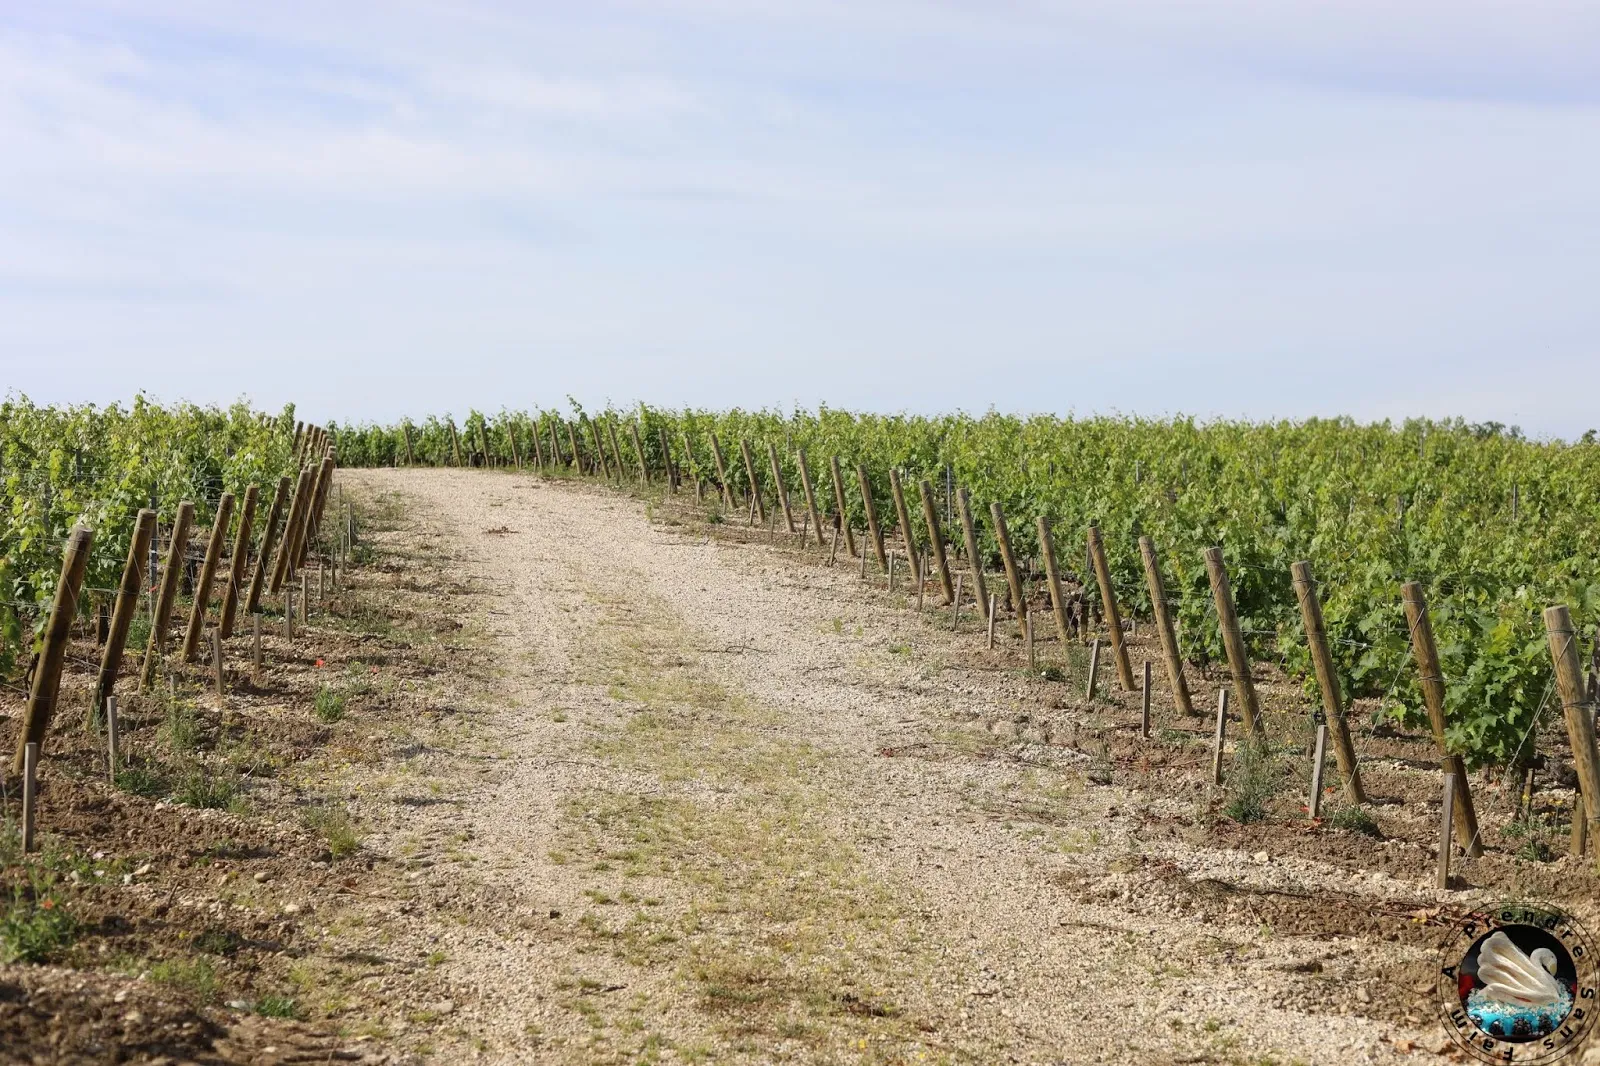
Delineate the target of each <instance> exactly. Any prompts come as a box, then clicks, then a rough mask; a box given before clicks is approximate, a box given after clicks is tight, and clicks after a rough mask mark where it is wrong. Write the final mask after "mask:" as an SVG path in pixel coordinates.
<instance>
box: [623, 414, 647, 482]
mask: <svg viewBox="0 0 1600 1066" xmlns="http://www.w3.org/2000/svg"><path fill="white" fill-rule="evenodd" d="M628 434H629V435H630V436H631V437H632V438H633V454H634V455H636V456H638V457H639V480H640V481H642V482H644V483H645V484H646V485H648V484H650V466H649V464H648V463H646V462H645V461H644V442H643V441H641V440H640V439H639V422H638V420H637V419H635V420H634V421H632V422H629V423H628Z"/></svg>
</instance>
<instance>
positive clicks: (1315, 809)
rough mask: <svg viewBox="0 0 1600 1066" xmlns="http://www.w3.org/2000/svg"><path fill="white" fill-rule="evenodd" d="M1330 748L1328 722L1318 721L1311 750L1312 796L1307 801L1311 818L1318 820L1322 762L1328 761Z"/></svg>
mask: <svg viewBox="0 0 1600 1066" xmlns="http://www.w3.org/2000/svg"><path fill="white" fill-rule="evenodd" d="M1327 750H1328V723H1326V722H1318V723H1317V742H1316V744H1315V745H1314V746H1313V747H1312V751H1311V798H1310V799H1309V800H1308V801H1307V802H1306V811H1307V812H1308V813H1309V814H1310V815H1311V820H1312V821H1316V820H1317V819H1318V818H1320V817H1321V816H1322V764H1323V763H1324V762H1326V761H1327V760H1326V757H1325V756H1326V753H1327Z"/></svg>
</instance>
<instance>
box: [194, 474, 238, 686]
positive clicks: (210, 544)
mask: <svg viewBox="0 0 1600 1066" xmlns="http://www.w3.org/2000/svg"><path fill="white" fill-rule="evenodd" d="M232 517H233V493H231V492H224V493H223V494H222V498H221V499H219V500H218V501H217V514H216V519H215V521H213V522H212V523H211V536H210V538H209V539H208V540H207V541H206V558H205V562H204V563H202V564H201V566H200V580H199V581H198V582H197V583H196V584H195V587H194V602H193V603H192V604H191V605H190V607H189V628H188V630H187V632H185V633H184V635H183V661H184V662H186V663H192V662H194V661H195V658H196V657H197V656H198V655H199V654H200V638H201V637H203V636H205V626H206V608H207V607H209V606H210V601H211V582H212V580H213V579H215V577H216V576H217V561H218V560H219V559H221V558H222V546H223V545H224V544H226V543H227V541H228V520H229V519H230V518H232Z"/></svg>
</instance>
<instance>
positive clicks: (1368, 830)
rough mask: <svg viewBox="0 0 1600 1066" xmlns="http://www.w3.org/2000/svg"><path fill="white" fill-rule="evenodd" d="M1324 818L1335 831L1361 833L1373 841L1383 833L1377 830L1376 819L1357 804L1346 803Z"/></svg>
mask: <svg viewBox="0 0 1600 1066" xmlns="http://www.w3.org/2000/svg"><path fill="white" fill-rule="evenodd" d="M1326 817H1327V820H1328V824H1329V825H1331V826H1333V828H1335V829H1344V830H1348V831H1349V832H1352V833H1361V834H1364V835H1365V836H1369V837H1373V838H1375V839H1377V838H1382V836H1383V831H1382V830H1380V829H1379V828H1378V822H1377V819H1375V818H1373V817H1372V815H1371V814H1370V813H1368V811H1367V809H1366V808H1365V807H1362V806H1359V805H1358V804H1354V803H1346V804H1343V805H1341V806H1338V807H1335V808H1334V809H1333V810H1331V811H1329V812H1328V813H1327V815H1326Z"/></svg>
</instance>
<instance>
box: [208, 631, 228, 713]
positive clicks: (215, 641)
mask: <svg viewBox="0 0 1600 1066" xmlns="http://www.w3.org/2000/svg"><path fill="white" fill-rule="evenodd" d="M211 659H212V664H211V665H212V666H213V667H215V669H216V673H217V706H219V707H220V706H222V700H223V699H224V698H225V697H226V696H227V694H228V692H227V686H226V684H225V682H224V681H223V676H222V630H221V629H218V628H217V627H215V626H213V627H212V629H211Z"/></svg>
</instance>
